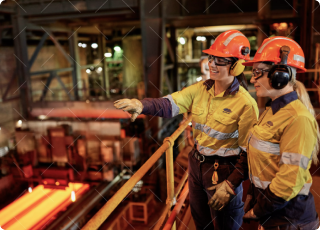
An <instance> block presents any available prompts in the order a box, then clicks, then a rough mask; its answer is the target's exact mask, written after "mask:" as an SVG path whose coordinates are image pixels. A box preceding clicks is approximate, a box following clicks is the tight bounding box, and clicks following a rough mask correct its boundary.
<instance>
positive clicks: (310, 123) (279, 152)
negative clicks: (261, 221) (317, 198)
mask: <svg viewBox="0 0 320 230" xmlns="http://www.w3.org/2000/svg"><path fill="white" fill-rule="evenodd" d="M269 103H270V102H269ZM270 105H271V106H267V108H266V110H265V111H264V113H263V114H262V115H261V116H260V119H259V121H258V123H257V124H256V125H254V127H253V128H252V129H251V130H250V133H249V137H248V147H247V150H248V151H247V152H248V163H249V178H250V180H251V182H252V184H253V185H254V187H255V189H259V190H260V193H261V194H262V195H259V193H258V192H256V193H257V194H258V195H259V196H258V199H257V204H256V205H255V206H254V210H253V211H254V213H255V214H256V215H257V216H265V218H266V219H267V218H269V217H270V216H271V218H270V219H269V220H268V223H266V224H267V225H268V224H269V226H272V224H274V226H277V224H284V223H288V220H289V222H290V221H291V222H292V223H297V222H299V221H300V222H308V221H307V219H308V218H311V220H309V221H313V218H314V213H313V214H310V213H312V211H313V208H314V202H312V201H313V197H312V195H310V194H311V193H309V190H310V186H311V184H312V177H311V175H310V172H309V169H310V167H311V163H312V161H311V159H312V152H313V149H314V146H315V144H316V141H317V121H316V120H315V118H314V117H313V116H312V114H311V113H310V112H309V111H308V109H307V108H306V107H305V106H304V105H303V104H302V102H301V101H300V100H299V99H298V96H297V93H296V92H295V91H293V92H291V93H289V94H286V95H283V96H281V97H279V98H277V99H276V100H274V101H273V102H271V104H270ZM261 191H263V192H261ZM299 195H301V196H303V197H304V196H308V195H309V198H308V199H306V198H303V199H302V198H301V196H300V198H299ZM265 197H266V198H265ZM312 203H313V205H312ZM297 205H298V206H299V208H298V209H296V210H294V211H293V210H292V208H293V206H297ZM293 209H295V208H293ZM306 209H308V212H309V214H310V216H311V217H310V216H305V213H304V212H305V211H307V210H306ZM277 210H278V211H277ZM281 210H282V211H281ZM314 210H315V209H314ZM276 211H277V212H276ZM293 213H294V214H293ZM309 214H308V215H309ZM285 218H287V220H286V219H285ZM264 226H265V227H266V225H264Z"/></svg>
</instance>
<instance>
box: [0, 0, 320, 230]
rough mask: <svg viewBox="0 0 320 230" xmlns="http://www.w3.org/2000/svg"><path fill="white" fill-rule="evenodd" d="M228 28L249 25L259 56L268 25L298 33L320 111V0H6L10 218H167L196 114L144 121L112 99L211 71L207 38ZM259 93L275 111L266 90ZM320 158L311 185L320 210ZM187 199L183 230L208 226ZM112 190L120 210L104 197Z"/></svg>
mask: <svg viewBox="0 0 320 230" xmlns="http://www.w3.org/2000/svg"><path fill="white" fill-rule="evenodd" d="M0 2H1V1H0ZM229 29H236V30H239V31H241V32H242V33H243V34H245V35H246V36H247V37H248V39H249V41H250V43H251V53H250V56H251V58H253V56H254V54H255V52H256V51H257V48H258V47H259V46H260V45H261V43H262V41H263V40H264V39H265V38H267V37H271V36H275V35H280V36H287V37H290V38H293V39H294V40H296V41H297V42H298V43H299V44H300V45H301V47H302V49H303V50H304V52H305V57H306V68H307V69H308V71H307V73H304V74H298V76H297V78H298V79H299V80H300V81H302V82H303V83H304V84H305V86H306V88H307V90H308V92H309V96H310V98H311V101H312V104H313V106H314V107H315V108H316V114H319V113H320V105H319V102H320V93H319V90H320V88H319V87H320V80H319V72H320V62H319V59H320V32H319V31H320V7H319V3H318V2H316V1H314V0H305V1H302V0H277V1H276V0H269V1H267V0H259V1H253V0H246V1H244V0H227V1H221V0H220V1H219V0H218V1H212V0H198V1H194V0H176V1H169V0H107V1H105V0H94V1H89V0H79V1H74V0H70V1H69V0H64V1H62V0H55V1H51V0H39V1H36V0H17V1H12V0H5V1H2V3H1V5H0V111H1V112H0V169H1V173H0V226H1V227H2V228H3V229H5V230H13V229H81V228H83V227H84V226H85V225H86V224H87V223H89V224H91V223H93V222H97V221H96V220H97V219H99V218H97V219H95V218H94V216H99V217H101V218H100V223H99V224H96V225H94V224H93V225H92V226H99V229H110V230H111V229H112V230H120V229H121V230H122V229H160V228H161V227H163V225H165V223H166V222H167V219H166V213H168V211H169V213H170V210H169V209H170V207H169V208H168V205H167V204H166V203H170V202H171V203H172V200H170V199H171V198H172V194H176V197H179V194H180V195H181V196H183V193H182V192H183V191H184V188H185V187H186V186H185V183H186V181H187V171H186V170H187V162H188V159H187V158H188V152H189V151H190V150H191V149H192V147H193V145H194V143H193V139H192V138H191V135H190V134H191V132H192V130H191V128H190V126H189V122H188V124H186V125H184V124H185V123H183V122H184V121H185V120H187V117H188V114H184V116H182V115H179V116H177V117H175V118H173V119H164V118H163V119H162V118H158V117H151V116H144V115H140V116H139V117H138V119H137V120H136V121H135V122H133V123H131V122H130V119H129V118H130V116H129V114H128V113H125V112H123V111H121V110H116V109H115V107H114V106H113V102H114V101H116V100H118V99H122V98H138V99H143V98H145V97H151V98H158V97H163V96H165V95H167V94H170V93H172V92H175V91H177V90H181V89H182V88H183V87H186V86H189V85H191V84H193V83H195V82H197V81H201V80H205V79H206V77H207V76H206V75H205V74H203V73H205V72H206V69H207V67H206V63H205V62H203V61H202V62H201V60H202V56H203V55H204V54H203V53H202V50H203V49H206V48H209V47H210V45H211V44H212V43H213V41H214V40H215V38H216V36H217V35H218V34H220V33H221V32H223V31H226V30H229ZM250 73H251V68H250V67H247V68H246V70H245V75H246V77H247V79H250V77H251V74H250ZM249 91H250V93H251V95H252V96H253V97H254V98H256V99H257V101H258V105H259V108H260V110H261V111H263V110H264V105H265V102H266V99H264V98H257V97H256V95H255V91H254V88H253V86H252V85H249ZM317 118H318V119H319V118H320V116H319V117H317ZM181 124H182V125H181ZM179 125H181V126H180V129H181V130H177V129H178V128H179ZM176 130H177V131H176ZM174 132H176V135H175V134H174V135H175V137H174V139H165V138H167V137H170V136H171V135H172V134H173V133H174ZM172 140H175V141H174V142H173V141H172ZM163 143H165V144H166V146H164V147H163V146H162V147H163V148H162V149H160V150H159V151H157V150H158V149H159V148H161V145H162V144H163ZM168 143H169V144H168ZM168 146H169V147H168ZM162 153H163V154H162ZM170 154H171V155H170ZM166 156H167V157H166ZM168 156H173V164H172V162H171V163H170V158H169V157H168ZM148 160H149V161H148ZM317 169H318V168H317V167H313V168H312V169H311V171H312V176H313V186H312V187H311V192H313V195H314V197H315V201H316V206H317V211H318V213H320V197H319V196H320V186H319V183H320V179H319V177H318V176H319V175H320V170H319V171H318V170H317ZM125 184H126V185H125ZM124 185H125V186H124ZM173 185H174V186H173ZM247 185H248V181H246V182H244V188H245V189H244V197H245V193H246V189H247V187H248V186H247ZM170 196H171V198H170ZM188 199H189V198H188V196H187V197H184V200H183V203H181V204H180V203H179V205H176V206H180V210H179V211H178V214H177V216H176V222H175V224H174V227H173V229H179V230H182V229H195V227H194V224H193V220H192V217H191V214H190V207H189V202H188ZM107 202H110V204H111V206H112V210H113V209H115V210H114V211H112V212H111V211H110V213H108V212H107V211H106V210H111V208H110V209H109V208H108V207H107V208H105V209H102V208H103V207H106V206H105V205H106V203H107ZM111 206H110V207H111ZM99 210H104V211H103V212H102V211H100V212H99ZM90 220H91V221H90ZM90 222H91V223H90ZM242 228H244V229H257V224H254V223H251V224H250V226H249V225H248V224H243V226H242ZM87 229H89V228H87ZM92 229H93V228H92Z"/></svg>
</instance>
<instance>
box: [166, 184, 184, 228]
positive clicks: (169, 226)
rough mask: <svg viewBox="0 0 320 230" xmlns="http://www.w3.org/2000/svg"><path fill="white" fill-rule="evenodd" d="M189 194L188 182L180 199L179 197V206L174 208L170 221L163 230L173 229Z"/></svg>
mask: <svg viewBox="0 0 320 230" xmlns="http://www.w3.org/2000/svg"><path fill="white" fill-rule="evenodd" d="M188 194H189V186H188V182H187V183H186V185H185V186H184V188H183V190H182V193H181V195H180V197H179V200H178V204H177V205H176V206H174V209H173V211H172V212H171V215H170V216H169V219H168V221H167V223H166V225H165V226H164V228H163V230H170V229H171V227H172V225H173V224H174V221H175V220H176V217H177V215H178V213H179V212H180V210H181V207H182V205H183V204H184V201H185V200H186V198H187V195H188Z"/></svg>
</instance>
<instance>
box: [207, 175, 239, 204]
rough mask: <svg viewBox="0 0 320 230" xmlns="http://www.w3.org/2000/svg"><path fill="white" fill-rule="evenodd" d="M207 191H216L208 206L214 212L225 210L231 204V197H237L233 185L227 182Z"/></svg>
mask: <svg viewBox="0 0 320 230" xmlns="http://www.w3.org/2000/svg"><path fill="white" fill-rule="evenodd" d="M207 189H208V190H216V191H215V193H214V194H213V196H212V197H211V199H210V200H209V202H208V205H209V206H210V207H211V208H213V209H214V210H221V209H223V208H224V207H225V206H226V205H227V204H228V203H229V201H230V199H231V196H232V195H233V196H235V195H236V193H235V192H234V190H233V185H232V184H231V183H230V182H229V181H227V180H225V181H223V182H221V183H219V184H217V185H214V186H212V187H210V188H207Z"/></svg>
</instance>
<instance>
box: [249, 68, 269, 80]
mask: <svg viewBox="0 0 320 230" xmlns="http://www.w3.org/2000/svg"><path fill="white" fill-rule="evenodd" d="M265 72H266V73H268V72H270V69H253V70H252V77H253V78H254V79H255V80H258V79H259V78H261V77H262V76H263V74H264V73H265Z"/></svg>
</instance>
